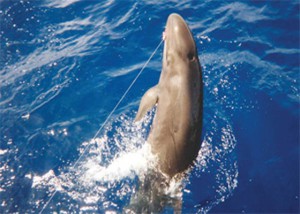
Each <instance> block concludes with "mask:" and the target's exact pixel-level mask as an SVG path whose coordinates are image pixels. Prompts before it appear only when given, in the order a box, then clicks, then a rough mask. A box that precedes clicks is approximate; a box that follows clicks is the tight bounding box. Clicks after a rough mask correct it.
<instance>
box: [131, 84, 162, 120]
mask: <svg viewBox="0 0 300 214" xmlns="http://www.w3.org/2000/svg"><path fill="white" fill-rule="evenodd" d="M157 101H158V86H157V85H156V86H154V87H152V88H150V89H149V90H148V91H147V92H146V93H145V94H144V96H143V97H142V100H141V103H140V107H139V110H138V113H137V114H136V117H135V119H134V121H135V122H137V121H139V120H140V119H142V117H143V116H144V115H145V114H146V113H147V111H149V110H150V109H151V108H152V107H153V106H154V105H155V104H156V103H157Z"/></svg>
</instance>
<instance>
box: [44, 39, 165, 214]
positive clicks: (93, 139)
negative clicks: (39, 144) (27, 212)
mask: <svg viewBox="0 0 300 214" xmlns="http://www.w3.org/2000/svg"><path fill="white" fill-rule="evenodd" d="M163 41H164V40H163V39H162V40H161V41H160V43H159V44H158V45H157V47H156V48H155V50H154V51H153V53H152V54H151V56H150V57H149V59H148V60H147V61H146V63H145V64H144V66H143V67H142V68H141V70H140V71H139V73H138V74H137V75H136V77H135V78H134V80H133V81H132V82H131V84H130V85H129V87H128V88H127V90H126V91H125V92H124V94H123V96H122V97H121V98H120V100H119V101H118V103H117V104H116V105H115V107H114V108H113V110H112V111H111V112H110V113H109V115H108V116H107V118H106V120H105V121H104V123H102V125H101V126H100V128H99V129H98V131H97V132H96V134H95V135H94V137H93V138H92V140H91V142H93V141H95V139H96V137H97V136H98V134H99V133H100V132H101V131H102V129H103V128H104V126H105V125H106V124H107V122H108V120H109V119H110V118H111V116H112V115H113V113H114V112H115V111H116V109H117V108H118V107H119V105H120V104H121V102H122V101H123V100H124V98H125V97H126V95H127V94H128V92H129V91H130V89H131V88H132V86H133V85H134V83H135V82H136V81H137V79H138V78H139V76H140V75H141V74H142V72H143V71H144V69H145V68H146V66H147V65H148V64H149V62H150V60H151V59H152V57H153V56H154V55H155V53H156V52H157V50H158V48H159V47H160V46H161V44H162V43H163ZM90 146H91V144H89V145H87V146H86V147H85V149H84V150H83V152H82V153H81V155H80V156H79V157H78V159H77V160H76V162H75V163H74V165H73V166H71V168H73V169H74V168H75V167H76V166H77V165H78V163H79V161H80V160H81V159H82V157H83V156H84V154H85V153H86V151H87V150H88V148H90ZM57 191H58V190H57V189H55V191H54V193H53V194H52V196H51V197H50V198H49V200H48V201H47V203H46V204H45V205H44V207H43V209H42V210H41V211H40V212H39V214H41V213H43V211H44V210H45V209H46V207H47V206H48V204H49V203H50V201H51V200H52V198H53V197H54V195H55V194H56V193H57Z"/></svg>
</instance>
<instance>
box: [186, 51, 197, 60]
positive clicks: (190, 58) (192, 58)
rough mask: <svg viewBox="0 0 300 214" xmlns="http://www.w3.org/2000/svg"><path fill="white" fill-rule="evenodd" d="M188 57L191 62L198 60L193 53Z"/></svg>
mask: <svg viewBox="0 0 300 214" xmlns="http://www.w3.org/2000/svg"><path fill="white" fill-rule="evenodd" d="M187 57H188V59H189V60H190V61H195V60H196V57H195V55H194V54H193V53H188V55H187Z"/></svg>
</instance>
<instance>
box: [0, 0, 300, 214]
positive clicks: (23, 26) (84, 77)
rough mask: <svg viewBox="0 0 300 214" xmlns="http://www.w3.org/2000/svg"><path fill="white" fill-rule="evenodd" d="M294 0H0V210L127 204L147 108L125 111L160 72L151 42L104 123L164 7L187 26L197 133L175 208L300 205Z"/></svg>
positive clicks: (162, 19)
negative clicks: (199, 112)
mask: <svg viewBox="0 0 300 214" xmlns="http://www.w3.org/2000/svg"><path fill="white" fill-rule="evenodd" d="M299 7H300V6H299V1H298V0H291V1H287V0H274V1H215V0H207V1H200V0H199V1H180V0H179V1H177V0H170V1H151V0H149V1H142V0H141V1H129V0H128V1H125V0H120V1H117V0H99V1H96V0H88V1H84V0H32V1H28V0H0V22H1V23H0V24H1V26H0V27H1V28H0V42H1V43H0V45H1V46H0V48H1V49H0V122H1V123H0V144H1V145H0V213H12V212H19V213H38V212H41V211H43V213H49V212H60V213H77V212H83V213H86V212H89V213H95V212H97V213H105V212H106V213H115V212H116V213H120V212H122V210H123V209H124V207H126V206H127V205H128V204H129V202H130V197H131V196H132V195H133V194H134V192H135V191H136V190H137V188H138V177H139V176H140V175H141V174H143V173H144V171H145V170H147V167H148V165H149V163H150V162H151V161H150V160H148V159H147V154H148V153H147V152H149V148H147V146H145V141H146V138H147V133H148V132H149V130H150V125H151V119H152V118H153V115H154V113H155V110H152V111H151V112H150V113H149V114H148V115H147V116H146V117H145V119H144V120H143V122H142V123H140V124H135V123H133V119H134V117H135V114H136V111H137V108H138V105H139V101H140V99H141V96H142V95H143V94H144V93H145V91H146V90H147V89H148V88H149V87H151V86H153V85H155V84H156V83H157V82H158V78H159V75H160V71H161V61H162V48H163V46H160V47H159V49H158V51H157V52H156V54H155V55H154V57H153V59H152V60H151V61H150V63H149V64H148V65H147V66H146V68H145V70H144V71H143V73H142V74H141V76H140V77H139V79H138V80H137V82H136V83H135V84H134V85H133V87H132V88H131V90H130V91H129V93H128V94H127V95H126V96H125V98H124V100H123V101H122V102H121V103H120V105H119V107H118V108H117V109H116V111H114V112H113V114H112V116H111V117H110V118H109V119H108V121H107V123H105V124H104V122H105V120H106V118H107V117H108V115H109V114H110V113H111V111H112V110H113V108H114V107H115V105H116V104H117V103H118V101H119V100H120V99H121V97H122V95H123V94H124V92H125V91H126V89H127V88H128V87H129V85H130V84H131V83H132V81H133V80H134V78H135V77H136V76H137V74H138V73H139V71H140V70H141V68H142V67H143V65H144V64H145V63H146V61H147V60H148V58H149V57H150V55H151V54H152V53H153V51H154V50H155V48H156V47H157V45H158V44H159V43H160V41H161V39H162V33H163V31H164V26H165V23H166V20H167V17H168V15H169V14H170V13H173V12H176V13H179V14H180V15H182V16H183V17H184V19H185V20H186V22H187V23H188V25H189V26H190V28H191V30H192V32H193V34H194V38H195V41H196V44H197V47H198V52H199V59H200V62H201V64H202V68H203V81H204V119H203V120H204V127H203V134H202V139H201V140H202V141H203V144H202V149H201V151H200V152H199V156H198V159H197V161H196V163H195V166H194V167H193V169H192V170H191V171H190V172H189V176H188V177H187V178H186V179H185V180H184V181H183V187H184V188H183V191H182V200H183V213H205V212H212V213H234V212H236V213H242V212H245V213H261V212H265V213H266V212H267V213H299V130H300V127H299V81H300V78H299V59H300V51H299V50H300V49H299V30H300V29H299V14H300V11H299ZM102 125H104V128H103V129H102V130H101V131H100V133H97V131H98V130H99V128H100V127H101V126H102ZM95 135H96V136H95ZM79 157H81V158H80V159H79V160H78V158H79ZM77 160H78V161H77ZM164 213H172V209H170V208H168V207H167V208H166V209H165V210H164Z"/></svg>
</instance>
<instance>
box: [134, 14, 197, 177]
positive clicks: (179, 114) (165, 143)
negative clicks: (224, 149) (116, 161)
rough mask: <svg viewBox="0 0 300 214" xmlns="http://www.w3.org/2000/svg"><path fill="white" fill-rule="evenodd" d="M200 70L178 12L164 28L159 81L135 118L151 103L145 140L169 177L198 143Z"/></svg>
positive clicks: (178, 170)
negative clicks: (148, 128)
mask: <svg viewBox="0 0 300 214" xmlns="http://www.w3.org/2000/svg"><path fill="white" fill-rule="evenodd" d="M202 87H203V84H202V71H201V66H200V63H199V59H198V53H197V48H196V44H195V41H194V39H193V36H192V33H191V31H190V30H189V28H188V26H187V24H186V23H185V21H184V20H183V18H182V17H181V16H179V15H178V14H171V15H170V16H169V18H168V21H167V25H166V30H165V42H164V53H163V68H162V72H161V76H160V79H159V83H158V84H157V85H156V86H154V87H152V88H150V89H149V90H148V91H147V92H146V93H145V94H144V96H143V98H142V100H141V103H140V107H139V110H138V113H137V115H136V119H135V121H138V120H140V119H141V118H142V117H143V116H144V115H145V114H146V113H147V111H149V110H150V109H151V108H152V107H153V106H154V105H156V104H157V110H156V114H155V117H154V120H153V124H152V128H151V131H150V134H149V136H148V139H147V142H148V143H150V145H151V151H152V153H153V154H155V155H157V157H158V167H159V169H160V170H161V172H163V174H166V175H168V176H169V177H170V178H172V177H174V175H176V174H178V173H181V172H183V171H185V170H186V169H187V168H189V166H191V165H192V164H193V161H194V160H195V159H196V157H197V155H198V152H199V149H200V146H201V141H200V138H201V130H202V109H203V108H202V106H203V90H202Z"/></svg>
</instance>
